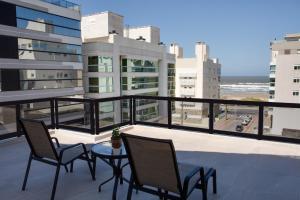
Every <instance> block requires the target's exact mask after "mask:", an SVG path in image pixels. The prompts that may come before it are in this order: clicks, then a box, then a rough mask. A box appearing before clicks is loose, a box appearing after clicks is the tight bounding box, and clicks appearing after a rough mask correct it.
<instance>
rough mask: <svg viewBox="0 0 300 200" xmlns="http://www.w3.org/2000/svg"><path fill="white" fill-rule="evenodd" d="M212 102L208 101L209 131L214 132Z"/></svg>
mask: <svg viewBox="0 0 300 200" xmlns="http://www.w3.org/2000/svg"><path fill="white" fill-rule="evenodd" d="M214 117H215V116H214V103H212V102H209V133H210V134H213V133H214Z"/></svg>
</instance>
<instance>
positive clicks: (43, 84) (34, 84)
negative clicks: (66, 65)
mask: <svg viewBox="0 0 300 200" xmlns="http://www.w3.org/2000/svg"><path fill="white" fill-rule="evenodd" d="M20 85H21V90H40V89H59V88H74V87H82V80H53V81H41V80H40V81H31V80H27V81H20Z"/></svg>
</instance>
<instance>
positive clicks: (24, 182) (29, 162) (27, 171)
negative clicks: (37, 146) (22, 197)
mask: <svg viewBox="0 0 300 200" xmlns="http://www.w3.org/2000/svg"><path fill="white" fill-rule="evenodd" d="M31 161H32V153H30V155H29V159H28V163H27V168H26V173H25V177H24V181H23V185H22V190H23V191H24V190H25V188H26V183H27V179H28V174H29V170H30V166H31Z"/></svg>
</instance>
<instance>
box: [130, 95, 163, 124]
mask: <svg viewBox="0 0 300 200" xmlns="http://www.w3.org/2000/svg"><path fill="white" fill-rule="evenodd" d="M167 109H168V102H167V101H164V100H152V99H136V120H137V121H142V122H153V123H160V124H168V110H167Z"/></svg>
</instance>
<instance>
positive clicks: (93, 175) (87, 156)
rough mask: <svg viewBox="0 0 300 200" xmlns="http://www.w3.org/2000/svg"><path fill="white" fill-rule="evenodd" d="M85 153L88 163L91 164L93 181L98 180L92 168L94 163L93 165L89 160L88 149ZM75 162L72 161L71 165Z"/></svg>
mask: <svg viewBox="0 0 300 200" xmlns="http://www.w3.org/2000/svg"><path fill="white" fill-rule="evenodd" d="M84 155H85V157H86V161H87V163H88V166H89V169H90V172H91V175H92V179H93V181H94V180H96V178H95V174H94V171H93V169H92V165H91V163H90V160H89V155H88V153H87V151H86V150H85V151H84ZM73 162H74V161H73ZM73 162H72V163H71V166H72V165H73Z"/></svg>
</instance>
